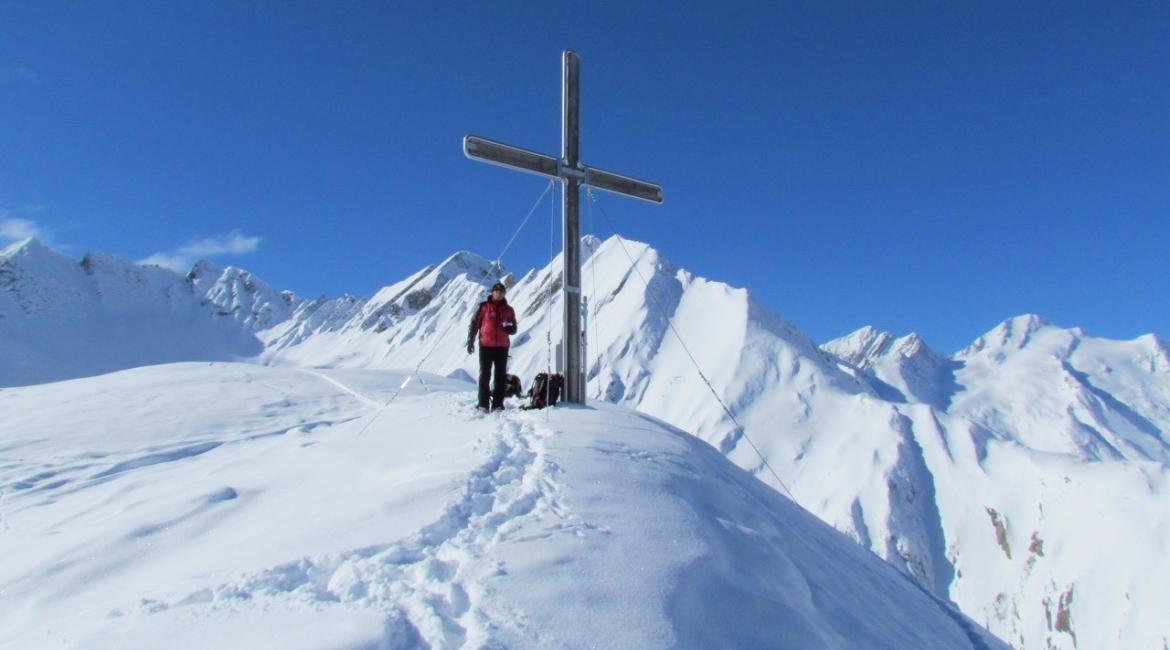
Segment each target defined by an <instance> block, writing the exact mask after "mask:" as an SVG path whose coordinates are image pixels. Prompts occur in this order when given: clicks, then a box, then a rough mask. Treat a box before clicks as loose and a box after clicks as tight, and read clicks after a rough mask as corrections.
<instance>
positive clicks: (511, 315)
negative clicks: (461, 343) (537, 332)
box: [467, 298, 516, 348]
mask: <svg viewBox="0 0 1170 650" xmlns="http://www.w3.org/2000/svg"><path fill="white" fill-rule="evenodd" d="M476 332H479V345H480V347H485V348H506V347H508V346H510V345H511V344H512V342H511V340H510V339H509V338H508V335H509V334H515V333H516V312H515V311H513V310H512V306H511V305H509V304H508V301H507V300H501V301H499V302H492V301H491V299H490V298H489V299H488V300H485V301H483V302H481V303H479V309H477V310H476V311H475V317H474V318H472V319H471V328H470V329H468V330H467V342H468V343H471V342H472V340H473V339H474V337H475V334H476Z"/></svg>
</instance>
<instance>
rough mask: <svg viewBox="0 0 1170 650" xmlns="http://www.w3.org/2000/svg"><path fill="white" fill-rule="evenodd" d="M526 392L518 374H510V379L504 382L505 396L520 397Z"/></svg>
mask: <svg viewBox="0 0 1170 650" xmlns="http://www.w3.org/2000/svg"><path fill="white" fill-rule="evenodd" d="M522 394H524V387H523V386H521V385H520V378H519V377H517V376H516V375H508V381H507V383H506V384H504V397H520V396H521V395H522Z"/></svg>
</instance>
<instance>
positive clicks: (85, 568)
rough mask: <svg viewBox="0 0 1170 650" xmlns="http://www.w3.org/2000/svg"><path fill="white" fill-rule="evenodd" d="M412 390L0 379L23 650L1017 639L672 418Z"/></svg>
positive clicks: (191, 369) (374, 383)
mask: <svg viewBox="0 0 1170 650" xmlns="http://www.w3.org/2000/svg"><path fill="white" fill-rule="evenodd" d="M403 377H404V375H403V374H402V373H399V372H394V371H368V370H330V371H316V370H297V369H285V368H265V367H260V366H255V365H248V364H231V363H210V364H209V363H183V364H170V365H162V366H154V367H147V368H140V369H134V370H128V371H123V372H118V373H114V374H111V375H105V376H100V377H93V378H88V379H79V380H73V381H67V382H61V383H56V384H46V385H41V386H32V387H24V388H8V389H3V390H0V415H2V419H3V422H4V431H3V435H2V437H0V481H2V483H3V485H4V486H5V489H4V493H3V497H2V500H0V512H2V513H3V521H2V522H0V547H2V548H0V552H2V554H3V557H4V561H3V563H0V646H3V647H11V648H36V647H84V648H104V647H109V648H135V647H167V648H205V647H240V648H335V647H362V648H366V647H389V648H413V647H427V646H430V647H435V648H444V647H488V648H491V647H510V648H524V647H532V648H537V647H540V648H548V647H614V648H618V647H620V648H655V647H671V646H678V647H695V648H700V647H701V648H710V647H790V648H859V647H865V648H878V647H885V648H967V647H975V648H981V647H988V648H994V647H1001V646H1000V644H999V642H998V641H996V640H995V639H993V638H992V637H990V635H988V634H987V633H986V632H982V631H981V630H979V629H978V628H977V627H976V626H975V625H974V624H972V623H970V622H969V621H968V620H966V619H965V618H964V617H962V616H961V615H959V614H958V613H956V612H955V611H954V610H953V609H950V608H949V607H948V606H946V605H943V604H942V603H941V602H940V601H938V600H937V599H935V598H934V597H933V596H931V595H929V594H928V593H927V592H925V591H924V590H922V589H921V588H919V587H918V586H917V585H916V584H915V583H914V582H913V581H911V580H909V579H907V578H905V577H903V575H902V574H900V573H898V572H897V571H896V570H894V569H893V568H892V567H890V566H889V565H888V564H886V563H884V562H882V561H881V560H880V559H878V558H877V557H876V556H874V555H872V554H871V553H870V552H869V551H867V550H865V549H863V548H861V547H860V546H858V545H856V544H854V543H853V542H852V541H850V540H849V539H848V538H846V537H845V536H843V535H841V534H840V533H837V532H836V531H834V530H832V529H831V528H829V527H828V526H826V525H824V524H822V523H820V522H819V521H818V520H816V519H815V518H813V517H812V516H810V515H808V514H807V513H805V512H803V511H801V510H799V509H798V508H796V507H795V506H793V505H792V504H791V503H790V502H788V501H787V500H786V499H784V498H782V497H781V496H779V495H778V494H776V493H775V492H774V491H773V490H771V489H770V488H768V487H766V486H764V485H763V484H761V483H759V482H758V481H756V480H755V479H754V478H752V477H751V476H749V475H748V474H747V473H745V472H744V471H742V470H740V469H739V468H737V467H735V466H734V465H732V464H731V463H730V462H728V461H727V460H725V459H724V458H723V456H721V455H720V454H719V453H718V452H717V451H716V450H715V449H713V448H711V447H709V446H708V445H707V444H706V443H703V442H701V441H699V440H697V439H695V438H694V437H692V436H689V435H687V434H685V433H682V432H680V431H677V430H674V429H672V428H670V427H669V426H667V425H665V424H663V423H661V422H659V421H657V420H654V419H652V418H650V417H648V416H644V415H640V414H637V413H635V412H632V411H628V410H625V409H622V408H620V407H615V406H608V405H601V406H598V407H595V408H558V409H554V410H552V411H544V412H523V411H520V410H509V411H507V412H506V413H504V414H495V415H489V416H485V415H480V414H477V413H476V412H475V409H474V408H473V404H472V402H473V392H472V388H473V387H472V386H471V385H470V384H467V383H463V382H459V381H455V380H448V379H442V378H439V377H434V376H426V377H424V379H425V384H424V382H420V381H417V380H416V381H414V382H412V383H411V384H409V385H408V386H407V388H406V389H405V390H404V391H403V392H402V394H401V395H400V397H398V398H397V399H396V400H395V401H394V402H393V403H392V404H391V405H390V406H389V407H388V408H386V409H385V411H384V412H382V413H381V415H380V416H379V417H378V418H377V419H376V420H373V421H372V420H371V418H372V417H373V416H374V414H375V413H376V412H377V411H378V408H379V407H380V405H381V404H382V403H384V402H385V401H386V400H387V399H388V398H389V396H390V395H391V394H393V392H394V390H396V389H397V387H398V386H399V385H401V383H402V380H403ZM371 422H372V423H371Z"/></svg>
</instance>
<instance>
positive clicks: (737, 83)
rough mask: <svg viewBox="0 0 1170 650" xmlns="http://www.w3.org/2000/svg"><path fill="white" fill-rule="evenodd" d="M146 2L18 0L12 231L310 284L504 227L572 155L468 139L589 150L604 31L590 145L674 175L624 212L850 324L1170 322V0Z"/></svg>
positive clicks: (7, 168)
mask: <svg viewBox="0 0 1170 650" xmlns="http://www.w3.org/2000/svg"><path fill="white" fill-rule="evenodd" d="M147 4H148V3H124V4H117V3H113V4H111V3H101V2H97V3H69V4H65V3H60V4H58V3H52V2H38V3H5V4H4V5H3V6H2V7H0V239H3V238H9V239H11V238H13V237H15V236H18V235H21V234H24V233H30V232H31V233H35V234H39V235H40V236H42V237H43V238H46V239H47V240H48V241H49V243H51V244H53V245H55V246H56V247H58V248H59V249H61V250H63V251H65V252H68V253H70V254H74V255H77V256H80V255H81V254H82V253H84V252H85V251H87V250H103V251H107V252H110V253H114V254H117V255H120V256H123V257H127V258H130V259H135V260H141V259H147V258H152V256H156V257H153V258H152V259H156V260H169V261H171V262H172V263H183V262H185V261H187V260H189V259H190V258H192V257H194V256H200V255H203V256H209V257H212V258H213V259H216V260H217V261H219V262H220V263H223V264H235V265H238V266H242V267H244V268H247V269H249V270H252V271H254V272H255V273H257V274H258V275H260V276H261V277H263V278H265V279H266V280H268V281H269V282H270V283H272V284H273V285H274V286H276V287H278V288H287V289H292V290H294V291H296V292H298V293H300V294H302V295H305V296H315V295H317V294H320V293H326V294H329V295H337V294H340V293H343V292H348V293H352V294H357V295H368V294H371V293H372V292H374V291H375V290H376V289H377V288H378V287H380V286H382V285H384V284H388V283H390V282H393V281H395V280H398V279H401V278H402V277H405V276H406V275H408V274H409V273H411V272H413V271H415V270H417V269H418V268H420V267H422V266H424V265H426V264H428V263H434V262H437V261H439V260H441V259H442V258H444V257H446V256H447V255H448V254H450V253H451V252H454V251H455V250H460V249H469V250H473V251H475V252H478V253H480V254H482V255H484V256H486V257H494V256H495V255H496V254H497V253H498V252H499V250H500V249H501V248H502V247H503V245H504V243H505V242H506V241H507V240H508V238H509V237H510V236H511V234H512V231H513V230H514V228H515V227H516V225H518V223H519V220H520V218H521V217H522V216H523V215H524V213H525V212H526V211H527V209H528V207H529V206H530V205H531V203H532V201H533V200H535V198H536V196H537V195H538V194H539V193H540V192H541V190H542V189H543V186H544V183H543V181H542V180H540V179H539V178H537V177H533V176H528V175H524V174H518V173H514V172H509V171H507V170H503V169H499V168H496V167H492V166H487V165H482V164H478V163H473V162H471V161H468V160H466V159H464V158H463V156H462V153H461V151H460V146H459V145H460V139H461V138H462V136H463V135H464V134H466V133H475V134H478V135H483V136H486V137H490V138H494V139H499V140H503V141H506V142H509V143H513V144H516V145H519V146H524V147H528V148H532V149H537V150H540V151H545V152H548V153H556V152H558V151H559V147H560V116H559V111H560V98H559V92H560V85H559V84H560V68H559V66H560V52H561V50H562V49H565V48H572V49H575V50H576V51H578V52H579V53H580V55H581V57H582V95H583V108H582V143H581V147H582V159H583V160H584V161H585V162H586V163H589V164H594V165H597V166H600V167H605V168H608V169H612V170H615V171H620V172H624V173H628V174H631V175H635V176H640V177H644V178H648V179H651V180H655V181H657V182H659V183H661V184H662V185H663V187H664V188H665V194H666V203H665V204H664V205H662V206H653V205H649V204H644V203H640V202H636V201H631V200H623V199H619V198H617V197H612V196H608V195H602V196H600V197H599V200H601V201H602V202H603V203H604V205H605V208H606V210H607V211H608V213H609V214H610V216H611V217H612V218H613V219H615V220H616V221H617V222H618V229H619V231H620V232H621V234H623V235H624V236H627V237H630V238H634V239H639V240H643V241H648V242H650V243H652V244H653V245H654V246H655V247H657V248H659V249H660V250H661V251H663V253H664V254H665V255H666V256H667V257H669V258H670V259H671V260H673V261H674V262H676V263H677V264H680V265H682V266H684V267H686V268H688V269H689V270H691V271H693V272H695V273H697V274H699V275H703V276H707V277H710V278H713V279H718V280H722V281H726V282H728V283H730V284H733V285H736V286H746V287H748V288H750V289H751V290H752V291H753V292H754V293H755V294H756V295H757V296H759V298H760V299H761V300H763V302H764V303H765V304H767V305H768V306H769V307H771V308H772V309H774V310H775V311H777V312H778V313H780V314H781V315H783V316H784V317H785V318H787V319H789V320H790V321H792V322H793V323H795V324H796V325H797V326H799V327H800V328H802V329H803V330H804V331H806V332H807V333H809V334H810V335H811V336H812V337H813V338H814V339H816V340H818V341H825V340H827V339H830V338H833V337H836V336H839V335H843V334H845V333H847V332H849V331H851V330H853V329H855V328H857V327H859V326H861V325H865V324H873V325H875V326H877V327H880V328H883V329H889V330H892V331H895V332H897V333H906V332H909V331H911V330H914V331H918V332H919V333H921V334H922V335H923V336H924V337H925V338H926V339H927V341H928V342H930V344H931V345H932V346H934V347H936V348H938V349H940V350H941V351H946V352H950V351H954V350H956V349H958V348H960V347H963V346H964V345H966V344H967V343H968V342H970V340H971V339H973V338H974V337H975V336H977V335H979V334H980V333H982V332H983V331H985V330H987V329H989V328H991V327H992V326H994V325H995V324H996V323H997V322H998V321H1000V320H1002V319H1004V318H1007V317H1009V316H1012V315H1016V314H1020V313H1024V312H1036V313H1040V314H1042V315H1045V316H1047V317H1048V318H1050V319H1052V320H1053V321H1055V322H1057V323H1058V324H1061V325H1066V326H1074V325H1079V326H1082V327H1085V328H1086V329H1088V330H1089V331H1090V332H1092V333H1094V334H1097V335H1102V336H1109V337H1115V338H1131V337H1133V336H1137V335H1140V334H1143V333H1146V332H1151V331H1153V332H1157V333H1159V334H1161V335H1166V334H1170V301H1168V299H1167V291H1166V287H1167V286H1170V265H1168V264H1167V262H1166V257H1167V255H1166V248H1167V243H1168V242H1170V119H1168V116H1170V47H1168V46H1167V43H1170V5H1167V4H1165V3H1149V4H1144V5H1142V6H1138V3H1132V4H1131V6H1127V7H1126V8H1124V9H1119V8H1113V7H1111V6H1109V3H1093V4H1080V3H979V4H978V6H957V5H958V3H881V4H883V5H885V6H882V7H879V6H877V5H878V4H879V3H841V4H830V3H776V2H768V3H760V4H744V3H731V4H720V5H719V6H716V5H715V3H710V4H695V5H691V4H686V3H646V4H644V3H628V4H602V3H513V2H509V3H460V4H442V5H435V6H431V4H430V3H354V2H336V3H326V2H317V3H294V2H263V3H258V2H251V3H249V2H230V3H229V2H218V3H212V2H207V3H195V2H170V3H149V4H152V5H153V6H147ZM587 214H588V213H587V211H586V210H585V207H584V206H583V216H584V215H587ZM542 216H544V218H543V219H534V222H533V224H532V225H530V226H529V227H528V229H526V230H525V231H524V233H522V234H521V236H520V238H519V239H518V240H517V242H516V244H515V245H514V246H513V248H512V250H511V251H510V252H509V254H508V255H507V256H506V258H505V260H504V261H505V263H506V264H507V265H508V266H509V267H511V268H513V269H516V270H518V271H521V272H522V271H524V270H526V269H528V268H530V267H533V266H537V265H542V264H544V263H545V262H546V261H547V257H548V226H547V219H548V217H547V212H542ZM598 216H599V215H598ZM584 230H585V231H589V230H590V227H589V224H588V223H585V224H584ZM592 230H593V231H594V232H595V233H596V234H598V235H599V236H602V237H605V236H607V235H609V234H611V233H612V231H611V230H610V229H609V227H608V226H607V225H605V224H604V221H603V220H601V219H600V218H598V219H597V220H596V226H595V227H593V228H592ZM158 256H161V257H158Z"/></svg>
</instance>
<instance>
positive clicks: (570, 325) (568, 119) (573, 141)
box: [561, 50, 585, 404]
mask: <svg viewBox="0 0 1170 650" xmlns="http://www.w3.org/2000/svg"><path fill="white" fill-rule="evenodd" d="M562 59H563V61H562V62H563V64H564V67H563V71H562V75H561V165H562V166H563V170H564V171H566V172H568V173H567V174H564V176H563V178H564V192H563V193H562V201H563V202H562V213H563V214H564V227H563V228H562V230H563V231H564V235H565V248H564V251H565V255H564V262H565V267H564V275H563V278H564V281H563V282H562V283H561V285H562V286H561V291H562V292H563V294H564V299H565V301H564V302H565V338H564V342H565V345H564V348H563V349H564V355H565V356H564V368H565V399H566V401H568V402H571V403H573V404H584V403H585V387H584V386H582V385H581V200H580V193H581V192H580V190H581V180H580V179H579V178H576V177H575V176H576V174H574V173H573V172H577V171H578V164H579V163H580V160H579V157H580V154H579V152H580V149H579V148H578V145H579V143H580V135H581V77H580V71H581V59H580V58H579V57H578V56H577V53H576V52H573V51H570V50H565V52H564V54H563V56H562ZM582 175H583V174H582Z"/></svg>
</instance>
